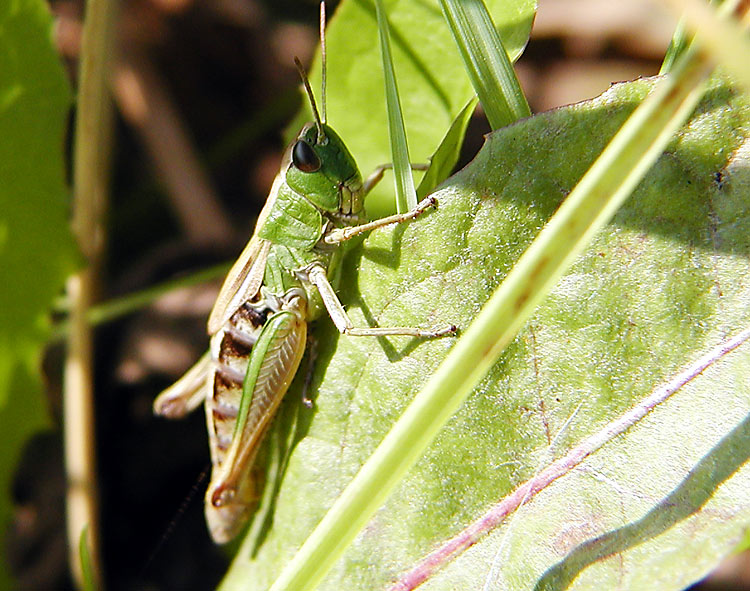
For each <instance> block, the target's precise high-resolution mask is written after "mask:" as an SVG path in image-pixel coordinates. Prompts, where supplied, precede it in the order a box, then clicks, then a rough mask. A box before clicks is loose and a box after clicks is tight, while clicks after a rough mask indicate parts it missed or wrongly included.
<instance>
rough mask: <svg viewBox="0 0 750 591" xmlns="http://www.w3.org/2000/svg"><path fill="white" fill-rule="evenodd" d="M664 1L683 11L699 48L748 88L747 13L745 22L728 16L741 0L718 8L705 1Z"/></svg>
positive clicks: (748, 47) (731, 1)
mask: <svg viewBox="0 0 750 591" xmlns="http://www.w3.org/2000/svg"><path fill="white" fill-rule="evenodd" d="M667 3H668V4H671V5H672V6H673V7H674V8H675V9H677V10H680V11H682V13H683V19H684V22H685V25H686V27H687V28H688V29H690V30H692V31H694V32H695V33H696V38H697V41H698V43H700V46H701V49H702V50H703V51H705V52H707V53H708V54H709V55H710V56H711V57H712V58H713V59H714V60H716V61H717V62H718V63H720V64H721V65H722V66H723V67H725V68H726V69H727V70H728V71H729V72H730V73H731V75H732V76H733V77H734V78H735V79H736V80H737V81H738V82H739V83H740V84H742V85H743V86H744V87H745V89H746V90H747V89H750V68H748V67H747V56H748V55H750V40H748V38H747V24H748V23H747V20H748V19H747V15H746V16H745V22H744V23H743V22H739V21H738V20H737V19H734V18H727V17H728V16H729V15H730V14H731V13H732V12H734V11H735V10H737V7H738V6H739V5H740V2H739V1H738V0H727V1H726V2H723V3H722V4H721V6H719V7H718V8H714V7H713V6H709V5H707V4H706V3H705V1H704V0H668V2H667ZM743 14H744V13H743Z"/></svg>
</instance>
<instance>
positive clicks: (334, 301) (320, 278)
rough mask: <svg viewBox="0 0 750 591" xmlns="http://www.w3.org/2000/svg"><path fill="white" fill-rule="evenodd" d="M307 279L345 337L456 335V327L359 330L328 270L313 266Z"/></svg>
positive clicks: (368, 328) (370, 328)
mask: <svg viewBox="0 0 750 591" xmlns="http://www.w3.org/2000/svg"><path fill="white" fill-rule="evenodd" d="M307 277H308V279H309V281H310V282H311V283H312V284H313V285H314V286H315V287H317V288H318V291H319V292H320V297H321V299H322V300H323V304H324V305H325V307H326V310H327V311H328V314H329V315H330V317H331V320H333V323H334V324H335V325H336V328H338V330H339V332H340V333H342V334H345V335H349V336H353V337H377V336H391V335H403V336H411V337H423V338H435V337H443V336H447V335H451V334H454V333H455V332H456V327H455V326H453V325H451V326H446V327H444V328H441V329H438V330H425V329H422V328H415V327H411V326H389V327H376V328H372V327H365V328H358V327H356V326H354V324H353V323H352V321H351V319H350V318H349V316H348V315H347V313H346V311H345V310H344V307H343V306H342V305H341V302H340V301H339V298H338V296H337V295H336V292H335V291H334V289H333V286H332V285H331V283H330V282H329V281H328V275H327V274H326V270H325V269H324V268H323V267H322V266H321V265H319V264H313V265H311V266H310V267H309V268H308V269H307Z"/></svg>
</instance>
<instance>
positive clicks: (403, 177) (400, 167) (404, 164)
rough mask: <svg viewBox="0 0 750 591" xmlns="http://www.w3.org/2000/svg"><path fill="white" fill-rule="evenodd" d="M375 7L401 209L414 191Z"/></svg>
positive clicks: (412, 200) (412, 203) (410, 203)
mask: <svg viewBox="0 0 750 591" xmlns="http://www.w3.org/2000/svg"><path fill="white" fill-rule="evenodd" d="M375 7H376V11H377V18H378V33H379V35H380V51H381V55H382V57H383V76H384V78H385V102H386V108H387V110H388V131H389V133H390V138H391V152H392V154H393V176H394V178H395V186H396V210H397V211H399V212H405V211H408V210H410V209H413V208H415V207H416V206H417V192H416V189H415V188H414V177H413V176H412V174H411V163H410V161H409V147H408V146H407V144H406V128H405V127H404V116H403V113H402V112H401V100H400V99H399V94H398V87H397V85H396V74H395V72H394V71H393V57H392V56H391V44H390V31H389V27H388V19H387V17H386V15H385V9H384V8H383V1H382V0H376V1H375Z"/></svg>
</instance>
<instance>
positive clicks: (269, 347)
mask: <svg viewBox="0 0 750 591" xmlns="http://www.w3.org/2000/svg"><path fill="white" fill-rule="evenodd" d="M324 20H325V19H324V9H323V7H322V5H321V45H322V46H323V48H324V49H325V45H324V37H323V31H322V29H323V23H324ZM323 56H324V57H325V51H323ZM296 63H297V65H298V67H299V69H300V75H301V76H302V80H303V82H304V86H305V89H306V91H307V95H308V97H309V100H310V105H311V107H312V111H313V115H314V117H315V121H313V122H311V123H308V124H306V125H305V126H304V127H303V128H302V130H301V131H300V132H299V134H298V135H297V138H296V139H295V140H294V142H293V143H292V144H291V146H290V147H289V148H288V149H287V150H286V152H285V154H284V157H283V159H282V164H281V170H280V171H279V174H278V176H277V177H276V179H275V180H274V183H273V186H272V188H271V192H270V193H269V195H268V199H267V201H266V204H265V206H264V207H263V211H262V212H261V214H260V216H259V217H258V221H257V223H256V226H255V232H254V233H253V236H252V238H251V239H250V242H249V243H248V244H247V246H246V247H245V249H244V250H243V251H242V254H241V255H240V257H239V259H238V260H237V262H236V263H235V264H234V266H233V267H232V269H231V270H230V271H229V274H228V275H227V278H226V279H225V281H224V284H223V286H222V288H221V291H220V292H219V296H218V298H217V300H216V303H215V305H214V308H213V310H212V311H211V315H210V317H209V320H208V333H209V335H210V337H211V345H210V350H209V351H208V352H207V353H206V354H205V355H203V357H202V358H201V359H200V360H199V361H198V363H196V364H195V365H194V366H193V367H192V368H191V369H190V370H189V371H188V372H187V373H186V374H185V375H184V376H183V377H182V378H180V380H179V381H177V382H176V383H175V384H174V385H172V386H171V387H170V388H168V389H167V390H165V391H164V392H162V393H161V394H160V395H159V397H158V398H157V399H156V401H155V402H154V411H155V412H156V413H157V414H160V415H163V416H166V417H170V418H176V417H181V416H184V415H185V414H186V413H187V412H189V411H191V410H193V409H194V408H196V407H197V406H198V404H200V402H202V401H205V410H206V423H207V428H208V434H209V444H210V448H211V462H212V464H213V469H212V473H211V482H210V483H209V486H208V490H207V491H206V499H205V513H206V521H207V523H208V528H209V531H210V532H211V536H212V538H213V539H214V541H215V542H216V543H218V544H222V543H225V542H228V541H230V540H231V539H232V538H234V537H235V536H236V535H237V534H238V533H239V531H240V530H241V529H242V526H243V525H244V523H245V522H246V521H247V518H248V517H249V514H250V511H251V509H252V506H253V504H254V500H255V497H256V491H255V490H254V486H253V482H252V478H251V477H250V470H251V467H252V464H253V462H254V459H255V455H256V453H257V451H258V448H259V446H260V443H261V441H262V439H263V436H264V434H265V432H266V431H267V429H268V427H269V425H270V423H271V421H272V419H273V417H274V415H275V413H276V409H277V408H278V406H279V403H280V402H281V400H282V398H283V396H284V394H285V393H286V390H287V388H288V387H289V384H290V383H291V381H292V379H293V378H294V375H295V373H296V372H297V369H298V367H299V364H300V361H301V360H302V356H303V353H304V351H305V343H306V335H307V324H308V322H310V321H311V320H314V319H315V318H317V317H318V316H320V315H321V314H322V313H323V311H324V310H325V311H327V312H328V314H329V316H330V317H331V319H332V320H333V322H334V324H335V325H336V328H337V329H338V330H339V331H340V332H341V333H343V334H346V335H350V336H383V335H407V336H414V337H439V336H444V335H447V334H452V333H453V332H454V331H455V327H452V326H450V327H446V328H443V329H440V330H423V329H418V328H411V327H378V328H358V327H355V326H353V325H352V322H351V320H350V319H349V317H348V316H347V314H346V312H345V311H344V308H343V306H342V305H341V302H340V301H339V299H338V297H337V296H336V292H335V289H334V287H333V286H332V285H331V282H330V280H329V277H335V269H336V267H337V265H338V263H339V260H340V257H341V250H340V249H338V248H337V246H338V245H339V244H340V243H342V242H344V241H346V240H349V239H351V238H353V237H354V236H357V235H359V234H361V233H363V232H366V231H368V230H372V229H373V228H378V227H381V226H385V225H388V224H396V223H401V222H404V221H407V220H411V219H413V218H415V217H417V216H418V215H419V214H420V213H422V212H423V211H425V210H426V209H428V208H429V207H433V206H434V205H435V202H434V200H433V199H431V198H429V197H428V198H426V199H424V200H423V201H421V202H420V203H419V204H418V205H417V207H416V208H415V209H413V210H411V211H409V212H406V213H404V214H397V215H393V216H389V217H386V218H382V219H379V220H375V221H373V222H369V223H364V219H365V212H364V203H363V202H364V197H365V195H366V194H367V193H368V191H369V190H370V189H371V188H372V187H373V186H374V185H375V183H377V182H378V181H379V180H380V178H382V175H383V168H382V167H381V168H380V169H378V170H377V171H376V172H375V173H373V174H372V175H371V176H370V177H368V179H366V180H365V181H364V182H363V181H362V176H361V175H360V172H359V169H358V168H357V165H356V163H355V161H354V158H353V157H352V155H351V154H350V152H349V150H348V149H347V148H346V146H345V145H344V143H343V141H342V140H341V138H339V136H338V135H337V134H336V133H335V132H334V131H333V129H331V128H330V127H329V126H328V125H326V121H325V110H324V111H323V119H321V118H320V115H319V114H318V110H317V107H316V104H315V99H314V97H313V93H312V90H311V88H310V84H309V82H308V81H307V76H306V75H305V73H304V70H302V67H301V65H300V64H299V61H296ZM323 68H324V70H325V59H324V60H323ZM323 79H324V80H325V76H324V77H323ZM323 96H325V83H324V84H323ZM324 104H325V103H324ZM243 392H244V393H245V394H244V395H243Z"/></svg>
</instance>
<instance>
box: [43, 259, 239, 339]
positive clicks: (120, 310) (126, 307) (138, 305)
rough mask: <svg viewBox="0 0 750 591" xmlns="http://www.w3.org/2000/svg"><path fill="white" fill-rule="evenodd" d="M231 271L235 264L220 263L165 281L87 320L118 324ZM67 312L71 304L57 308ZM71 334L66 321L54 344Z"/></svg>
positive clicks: (104, 306)
mask: <svg viewBox="0 0 750 591" xmlns="http://www.w3.org/2000/svg"><path fill="white" fill-rule="evenodd" d="M230 267H231V263H220V264H218V265H214V266H213V267H209V268H207V269H203V270H201V271H196V272H195V273H191V274H190V275H186V276H184V277H178V278H176V279H169V280H168V281H164V282H162V283H159V284H158V285H154V286H152V287H148V288H146V289H142V290H140V291H137V292H135V293H130V294H128V295H124V296H122V297H119V298H114V299H111V300H108V301H106V302H102V303H101V304H97V305H95V306H91V308H89V309H88V313H87V314H86V320H88V322H89V324H91V325H92V326H99V325H100V324H106V323H107V322H112V321H114V320H117V319H118V318H122V317H123V316H126V315H128V314H132V313H133V312H137V311H138V310H141V309H143V308H145V307H146V306H148V305H150V304H152V303H154V302H155V301H156V300H158V299H159V298H160V297H162V296H163V295H165V294H167V293H169V292H171V291H175V290H177V289H183V288H186V287H192V286H194V285H199V284H201V283H207V282H208V281H212V280H214V279H220V278H222V277H224V276H225V275H226V274H227V272H228V271H229V268H230ZM66 308H67V302H65V303H64V304H63V306H59V305H58V306H57V307H56V311H57V312H66V311H67V309H66ZM68 330H69V323H68V322H67V321H63V322H61V323H59V324H57V325H55V327H54V330H53V332H52V335H51V337H50V340H51V341H53V342H55V341H58V340H60V339H62V338H64V337H65V336H66V335H67V333H68Z"/></svg>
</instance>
